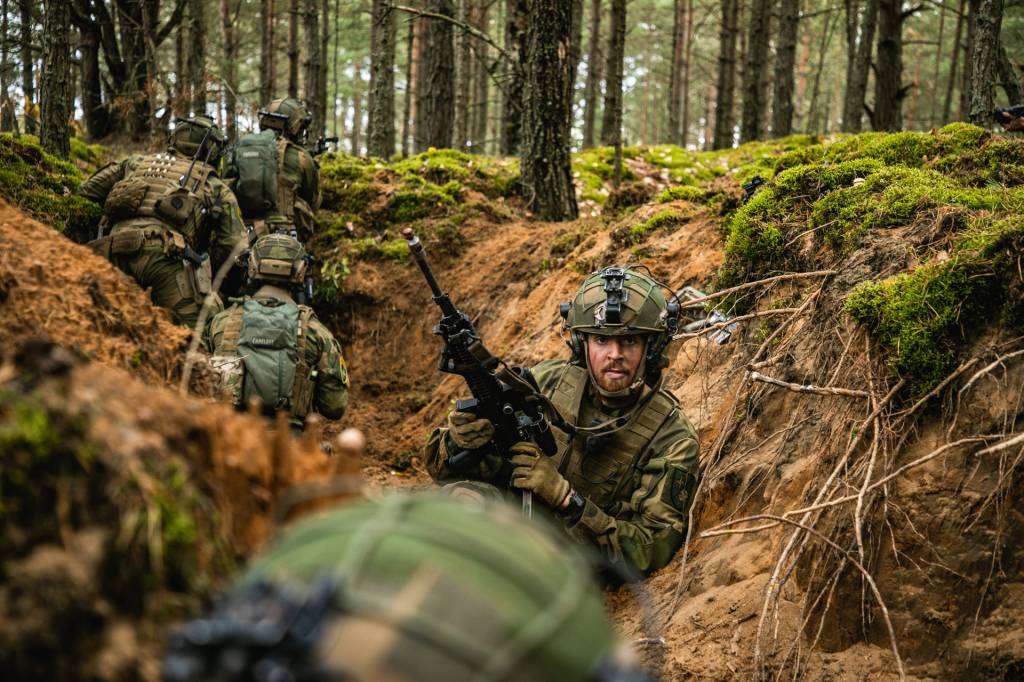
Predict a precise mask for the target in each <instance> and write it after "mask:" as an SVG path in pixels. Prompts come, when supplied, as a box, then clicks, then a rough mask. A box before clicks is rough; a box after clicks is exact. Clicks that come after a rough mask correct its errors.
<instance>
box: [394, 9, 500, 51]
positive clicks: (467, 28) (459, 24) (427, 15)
mask: <svg viewBox="0 0 1024 682" xmlns="http://www.w3.org/2000/svg"><path fill="white" fill-rule="evenodd" d="M391 9H394V10H398V11H399V12H408V13H409V14H414V15H416V16H419V17H425V18H427V19H437V20H439V21H447V22H448V23H449V24H452V25H453V26H456V27H458V28H459V29H461V30H462V32H463V33H467V34H469V35H471V36H473V37H474V38H476V39H477V40H482V41H484V42H485V43H487V44H488V45H490V46H491V47H493V48H494V49H495V50H497V51H498V54H500V55H501V56H502V57H504V58H505V59H507V60H508V61H509V63H514V61H515V60H513V59H512V56H511V55H510V54H509V53H508V52H506V51H505V50H504V49H503V48H502V47H501V45H498V44H497V43H496V42H494V41H493V40H491V38H490V36H488V35H486V34H484V33H481V32H480V31H478V30H477V29H476V28H474V27H472V26H470V25H469V24H466V23H463V22H461V21H459V20H458V19H456V18H454V17H449V16H447V15H445V14H438V13H436V12H427V11H426V10H422V9H416V8H415V7H406V6H405V5H392V6H391Z"/></svg>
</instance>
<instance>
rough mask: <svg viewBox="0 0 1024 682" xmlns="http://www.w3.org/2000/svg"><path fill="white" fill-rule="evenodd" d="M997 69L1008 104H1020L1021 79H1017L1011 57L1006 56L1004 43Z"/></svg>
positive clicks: (1001, 46)
mask: <svg viewBox="0 0 1024 682" xmlns="http://www.w3.org/2000/svg"><path fill="white" fill-rule="evenodd" d="M996 68H998V69H999V84H1000V85H1002V86H1003V90H1004V91H1005V92H1006V101H1007V103H1009V104H1013V103H1015V102H1020V101H1021V87H1020V85H1021V84H1020V79H1019V78H1017V74H1016V73H1015V72H1014V70H1013V63H1012V62H1010V56H1009V55H1008V54H1006V48H1005V47H1003V43H1002V41H1000V43H999V56H998V62H997V65H996Z"/></svg>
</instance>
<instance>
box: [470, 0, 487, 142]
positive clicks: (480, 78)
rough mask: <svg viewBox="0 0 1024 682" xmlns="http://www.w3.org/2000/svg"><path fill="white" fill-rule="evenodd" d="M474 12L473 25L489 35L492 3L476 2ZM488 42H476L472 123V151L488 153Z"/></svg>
mask: <svg viewBox="0 0 1024 682" xmlns="http://www.w3.org/2000/svg"><path fill="white" fill-rule="evenodd" d="M473 8H474V14H473V16H472V17H471V19H472V22H473V26H474V27H476V29H477V30H478V31H480V32H481V33H483V34H484V35H487V32H488V27H489V26H490V17H489V16H488V10H489V9H490V5H489V4H487V3H480V2H478V3H474V5H473ZM487 47H488V46H487V43H485V42H483V41H477V43H476V59H475V62H474V67H473V74H474V77H475V80H476V82H475V83H474V87H473V90H474V94H473V115H472V120H473V125H472V136H471V138H472V151H473V152H474V153H476V154H486V153H487V151H486V145H487V115H488V106H487V105H488V101H487V99H488V97H490V92H489V91H490V85H491V80H490V76H489V75H488V73H487V66H488V60H489V59H490V56H489V55H488V50H487Z"/></svg>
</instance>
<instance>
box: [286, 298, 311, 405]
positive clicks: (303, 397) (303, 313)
mask: <svg viewBox="0 0 1024 682" xmlns="http://www.w3.org/2000/svg"><path fill="white" fill-rule="evenodd" d="M312 319H313V309H312V308H310V307H309V306H304V305H300V306H299V331H298V339H297V341H296V344H297V345H298V356H299V357H298V363H297V365H296V367H295V386H294V388H293V389H292V414H293V415H294V416H296V417H299V418H300V419H301V418H302V417H305V416H306V415H307V414H309V413H310V412H312V411H313V392H314V389H315V387H316V380H315V377H314V376H313V371H314V368H313V367H311V366H310V364H309V360H308V359H307V356H306V344H307V341H308V339H309V324H310V322H311V321H312Z"/></svg>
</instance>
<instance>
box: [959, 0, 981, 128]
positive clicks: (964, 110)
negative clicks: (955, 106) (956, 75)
mask: <svg viewBox="0 0 1024 682" xmlns="http://www.w3.org/2000/svg"><path fill="white" fill-rule="evenodd" d="M979 4H980V0H967V16H966V17H965V21H966V22H967V40H966V42H965V44H964V64H963V69H961V74H960V116H959V119H960V120H961V121H966V120H967V117H968V115H969V114H970V111H971V94H972V93H971V90H972V88H973V86H974V83H973V79H972V78H971V76H972V74H973V72H974V47H975V45H976V42H975V39H974V36H975V34H976V32H977V19H978V6H979Z"/></svg>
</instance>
